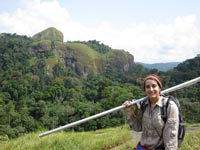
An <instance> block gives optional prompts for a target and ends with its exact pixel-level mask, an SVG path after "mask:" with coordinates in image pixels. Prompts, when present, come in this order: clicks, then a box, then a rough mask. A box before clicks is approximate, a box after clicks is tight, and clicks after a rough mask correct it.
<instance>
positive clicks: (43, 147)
mask: <svg viewBox="0 0 200 150" xmlns="http://www.w3.org/2000/svg"><path fill="white" fill-rule="evenodd" d="M40 133H41V132H40ZM40 133H30V134H27V135H24V136H21V137H19V138H17V139H11V140H7V141H0V150H27V149H28V150H132V149H133V147H134V145H136V143H137V141H135V140H133V139H131V132H130V129H129V128H128V127H127V126H122V127H116V128H108V129H102V130H97V131H90V132H64V131H60V132H57V133H53V134H50V135H48V136H44V137H41V138H40V137H38V135H39V134H40ZM199 149H200V129H198V130H191V131H187V132H186V136H185V139H184V141H183V143H182V145H181V149H180V150H199Z"/></svg>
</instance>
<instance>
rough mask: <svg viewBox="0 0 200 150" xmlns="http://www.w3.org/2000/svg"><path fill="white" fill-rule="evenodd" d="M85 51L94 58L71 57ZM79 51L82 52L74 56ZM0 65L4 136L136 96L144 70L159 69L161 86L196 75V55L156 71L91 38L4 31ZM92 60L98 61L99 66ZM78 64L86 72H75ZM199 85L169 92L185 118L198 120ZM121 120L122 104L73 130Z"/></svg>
mask: <svg viewBox="0 0 200 150" xmlns="http://www.w3.org/2000/svg"><path fill="white" fill-rule="evenodd" d="M75 43H79V44H80V45H75ZM65 46H66V47H67V48H66V47H65ZM58 47H59V50H58ZM81 48H83V49H81ZM62 49H64V50H62ZM83 51H86V53H84V52H83ZM93 51H95V52H93ZM113 51H114V52H113ZM116 51H117V52H116ZM122 51H123V50H122ZM87 52H88V55H90V58H91V57H92V58H94V59H93V60H95V61H93V60H91V61H88V60H87V61H88V63H85V62H84V63H81V62H80V63H76V62H78V61H77V59H82V61H86V60H84V58H87V55H86V54H87ZM80 53H81V54H83V55H85V57H83V56H79V54H80ZM58 55H59V57H57V56H58ZM102 55H103V56H102ZM119 55H120V56H119ZM63 56H65V57H63ZM66 56H68V57H66ZM75 56H77V57H75ZM64 58H65V59H64ZM66 58H70V59H69V60H68V59H67V60H66ZM88 58H89V57H88ZM97 58H101V59H97ZM64 60H65V61H64ZM115 61H116V62H115ZM130 61H132V63H131V62H130ZM63 62H64V63H63ZM90 63H93V66H90ZM82 64H86V65H88V66H83V65H82ZM122 64H123V65H122ZM0 65H1V67H0V120H1V121H0V135H1V136H8V137H9V138H14V137H18V136H20V135H23V134H25V133H28V132H33V131H37V130H42V129H46V130H49V129H53V128H56V127H58V126H61V125H65V124H67V123H71V122H74V121H77V120H79V119H82V118H85V117H88V116H91V115H94V114H97V113H100V112H103V111H105V110H108V109H111V108H113V107H116V106H119V105H121V104H122V102H123V101H124V100H126V99H133V98H134V99H137V98H141V97H143V96H144V92H143V89H142V83H143V78H144V77H145V76H146V75H147V74H149V73H156V74H158V75H160V76H161V78H162V79H163V85H164V88H169V87H171V86H174V85H176V84H180V83H182V82H185V81H188V80H190V79H193V78H195V77H198V76H200V57H199V56H197V57H195V58H193V59H188V60H185V61H184V62H182V63H180V64H179V65H178V66H177V67H176V68H174V69H173V70H170V71H167V72H161V71H158V70H157V69H147V68H144V67H143V66H142V65H140V64H134V62H133V56H130V54H127V53H126V52H124V51H123V52H121V51H120V50H113V49H112V48H110V47H109V46H106V45H104V44H100V42H98V41H96V40H93V41H92V40H91V41H88V42H86V41H83V42H66V43H62V42H60V41H54V40H45V39H42V41H35V40H34V39H33V38H31V37H26V36H19V35H16V34H5V33H4V34H0ZM98 65H99V66H103V67H102V68H101V69H99V66H98ZM77 66H79V67H77ZM82 69H83V70H84V73H85V72H86V73H87V74H86V73H85V74H84V73H81V72H83V71H82ZM92 69H94V70H95V71H93V70H92ZM88 70H89V71H88ZM199 87H200V84H196V85H193V86H191V87H188V88H186V89H182V90H180V91H177V92H174V93H172V94H174V95H175V96H177V97H178V98H179V99H180V101H181V104H182V105H181V109H182V110H183V115H184V119H185V120H186V122H200V110H199V108H200V88H199ZM124 123H125V114H124V112H123V110H122V111H118V112H114V113H111V114H110V115H107V116H104V117H102V118H99V119H96V120H92V121H89V122H88V123H84V124H82V125H80V126H77V127H74V128H73V130H75V131H82V130H84V131H87V130H96V129H101V128H106V127H113V126H119V125H122V124H124Z"/></svg>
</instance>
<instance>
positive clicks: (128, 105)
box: [122, 100, 132, 112]
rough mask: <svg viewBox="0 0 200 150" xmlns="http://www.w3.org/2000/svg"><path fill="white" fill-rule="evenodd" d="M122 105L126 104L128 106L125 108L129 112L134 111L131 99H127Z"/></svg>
mask: <svg viewBox="0 0 200 150" xmlns="http://www.w3.org/2000/svg"><path fill="white" fill-rule="evenodd" d="M122 105H124V106H125V107H126V108H125V110H126V111H127V112H131V111H132V108H131V101H130V100H126V101H125V102H124V103H123V104H122Z"/></svg>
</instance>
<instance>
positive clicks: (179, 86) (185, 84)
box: [39, 77, 200, 137]
mask: <svg viewBox="0 0 200 150" xmlns="http://www.w3.org/2000/svg"><path fill="white" fill-rule="evenodd" d="M197 82H200V77H197V78H195V79H192V80H190V81H187V82H184V83H182V84H179V85H176V86H173V87H171V88H168V89H166V90H164V91H161V93H162V94H167V93H170V92H173V91H176V90H179V89H182V88H185V87H188V86H190V85H193V84H196V83H197ZM145 98H146V97H143V98H141V99H138V100H132V102H131V105H133V104H135V103H138V102H141V101H144V100H145ZM123 108H125V106H123V105H121V106H118V107H115V108H112V109H110V110H107V111H104V112H101V113H99V114H96V115H93V116H90V117H87V118H84V119H81V120H78V121H75V122H72V123H70V124H66V125H64V126H61V127H58V128H55V129H52V130H49V131H47V132H44V133H41V134H39V137H43V136H46V135H49V134H51V133H54V132H57V131H60V130H63V129H67V128H70V127H73V126H76V125H79V124H82V123H84V122H87V121H90V120H93V119H96V118H99V117H101V116H104V115H107V114H109V113H112V112H114V111H118V110H120V109H123Z"/></svg>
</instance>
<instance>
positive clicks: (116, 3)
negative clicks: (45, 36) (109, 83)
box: [0, 0, 200, 63]
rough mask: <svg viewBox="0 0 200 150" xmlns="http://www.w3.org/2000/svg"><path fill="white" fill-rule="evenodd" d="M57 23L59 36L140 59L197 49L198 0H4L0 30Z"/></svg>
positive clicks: (32, 30)
mask: <svg viewBox="0 0 200 150" xmlns="http://www.w3.org/2000/svg"><path fill="white" fill-rule="evenodd" d="M52 26H53V27H56V28H57V29H58V30H60V31H61V32H62V33H63V34H64V41H65V42H66V41H77V40H81V41H87V40H94V39H95V40H97V41H100V42H102V43H104V44H106V45H108V46H110V47H112V48H114V49H124V50H125V51H128V52H129V53H131V54H133V55H134V57H135V61H140V62H145V63H158V62H172V61H184V60H186V59H190V58H193V57H195V56H196V55H197V54H200V1H199V0H165V1H164V0H84V1H83V0H7V1H2V2H1V3H0V33H3V32H6V33H17V34H19V35H27V36H33V35H34V34H36V33H38V32H40V31H42V30H44V29H46V28H48V27H52Z"/></svg>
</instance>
